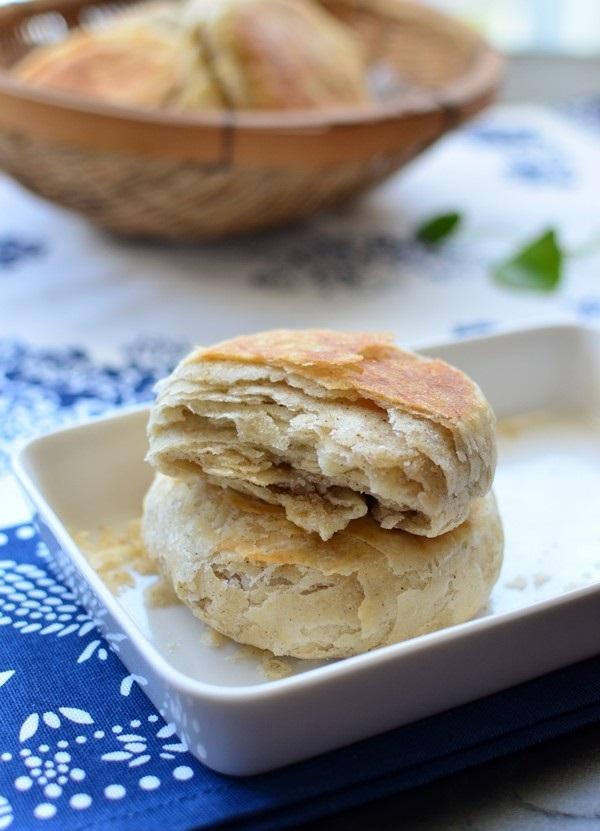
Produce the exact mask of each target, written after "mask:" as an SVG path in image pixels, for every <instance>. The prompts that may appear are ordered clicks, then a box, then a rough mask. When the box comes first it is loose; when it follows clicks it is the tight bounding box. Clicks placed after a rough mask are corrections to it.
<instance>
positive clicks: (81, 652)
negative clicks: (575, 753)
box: [0, 525, 600, 831]
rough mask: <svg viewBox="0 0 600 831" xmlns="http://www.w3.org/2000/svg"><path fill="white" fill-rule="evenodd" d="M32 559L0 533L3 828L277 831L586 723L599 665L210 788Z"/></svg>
mask: <svg viewBox="0 0 600 831" xmlns="http://www.w3.org/2000/svg"><path fill="white" fill-rule="evenodd" d="M46 557H47V552H46V549H45V546H44V544H43V543H41V542H40V541H39V539H38V537H37V536H36V534H35V532H34V530H33V529H32V527H31V526H30V525H20V526H13V527H12V528H6V529H4V530H3V531H2V532H0V829H2V830H4V829H8V828H11V826H13V827H14V828H15V829H38V831H41V829H42V828H48V829H49V831H50V829H61V831H79V829H81V830H82V831H83V829H84V828H85V829H104V828H110V829H112V831H139V829H140V828H143V829H144V831H154V829H156V831H162V829H164V828H165V827H168V828H169V831H184V829H212V828H217V827H219V828H221V827H224V826H225V827H228V828H240V829H241V828H243V829H277V828H283V827H286V826H289V825H293V824H295V823H298V822H302V821H306V820H308V819H311V818H315V817H318V816H322V815H325V814H328V813H331V812H334V811H338V810H342V809H344V808H348V807H350V806H352V805H356V804H358V803H361V802H366V801H368V800H372V799H374V798H376V797H380V796H384V795H387V794H390V793H393V792H396V791H399V790H402V789H406V788H410V787H413V786H415V785H419V784H423V783H425V782H429V781H432V780H433V779H436V778H438V777H440V776H444V775H447V774H448V773H451V772H453V771H456V770H460V769H463V768H465V767H468V766H471V765H475V764H478V763H481V762H484V761H487V760H489V759H493V758H495V757H497V756H501V755H504V754H506V753H511V752H513V751H515V750H518V749H519V748H523V747H526V746H528V745H531V744H534V743H536V742H540V741H542V740H544V739H548V738H550V737H553V736H557V735H560V734H561V733H564V732H566V731H569V730H573V729H575V728H576V727H580V726H582V725H585V724H589V723H591V722H593V721H597V720H598V719H600V658H598V659H593V660H590V661H586V662H584V663H581V664H578V665H576V666H573V667H570V668H568V669H565V670H562V671H560V672H555V673H553V674H551V675H548V676H546V677H544V678H541V679H538V680H536V681H532V682H530V683H528V684H523V685H521V686H519V687H515V688H513V689H511V690H508V691H506V692H503V693H499V694H497V695H494V696H490V697H488V698H485V699H482V700H480V701H477V702H474V703H472V704H468V705H466V706H463V707H460V708H458V709H455V710H451V711H449V712H447V713H443V714H441V715H438V716H435V717H433V718H429V719H426V720H424V721H421V722H418V723H416V724H413V725H409V726H407V727H403V728H400V729H398V730H394V731H392V732H389V733H386V734H384V735H382V736H379V737H376V738H374V739H371V740H369V741H364V742H360V743H358V744H355V745H352V746H350V747H348V748H346V749H343V750H340V751H336V752H334V753H329V754H326V755H324V756H321V757H319V758H317V759H314V760H311V761H308V762H304V763H301V764H297V765H293V766H291V767H288V768H285V769H283V770H280V771H275V772H273V773H270V774H264V775H261V776H257V777H251V778H245V779H241V778H232V777H226V776H222V775H220V774H217V773H214V772H212V771H210V770H209V769H208V768H205V767H204V766H203V765H201V764H200V763H199V762H198V761H196V760H195V759H194V758H193V757H192V756H191V755H190V754H189V753H188V752H187V749H186V747H185V745H184V744H183V743H182V742H181V741H180V740H179V739H178V737H177V736H176V735H175V731H174V727H173V725H171V724H166V723H165V722H164V721H163V719H162V718H161V716H160V714H159V713H157V712H155V710H154V709H153V707H152V705H151V704H150V702H149V701H148V700H147V699H146V697H145V696H144V694H143V692H142V690H141V689H140V687H139V686H138V679H137V678H136V677H135V676H132V675H130V674H129V673H128V672H127V670H126V669H125V667H124V666H123V665H122V664H121V663H120V661H119V659H118V658H117V657H116V655H115V653H114V652H113V651H112V650H111V648H110V646H109V644H108V643H106V641H104V640H103V639H102V637H101V636H100V635H99V633H98V631H97V630H96V629H95V627H94V624H93V622H92V621H91V620H90V618H89V617H88V615H87V614H86V613H85V611H84V610H83V609H81V608H80V607H79V606H78V605H77V604H76V603H75V602H74V600H73V596H72V595H71V593H70V592H69V591H68V589H66V588H65V587H64V586H62V585H61V584H60V583H59V582H58V581H57V580H56V579H55V578H54V577H53V576H52V574H51V572H49V571H48V569H47V566H46ZM140 680H141V679H140ZM307 729H310V725H307Z"/></svg>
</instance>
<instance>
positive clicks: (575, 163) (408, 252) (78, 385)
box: [0, 107, 600, 831]
mask: <svg viewBox="0 0 600 831" xmlns="http://www.w3.org/2000/svg"><path fill="white" fill-rule="evenodd" d="M598 193H600V170H599V169H598V165H597V136H594V135H593V134H592V133H591V132H589V133H588V132H586V130H585V129H583V128H582V127H580V126H579V125H578V124H577V123H576V122H575V121H574V120H572V119H566V118H564V117H561V116H558V115H553V114H550V113H547V112H543V111H540V110H533V109H530V108H515V107H513V108H498V109H497V110H495V111H492V112H491V113H490V114H489V115H488V116H486V118H485V119H483V120H481V121H480V122H478V123H476V124H474V125H472V126H470V127H468V128H466V129H465V130H463V131H462V132H460V133H457V134H455V135H454V136H451V137H449V138H448V139H446V140H444V141H443V142H441V143H440V144H439V145H438V146H437V147H436V148H434V149H433V150H432V151H431V152H430V153H428V154H427V155H426V156H424V157H423V158H422V159H420V160H419V161H418V162H416V163H415V164H414V165H413V166H412V167H411V168H410V169H408V170H407V171H406V172H405V173H404V174H402V175H400V176H398V177H396V178H394V179H393V180H392V181H391V182H390V183H388V184H386V185H384V186H383V187H381V188H380V189H378V190H377V191H375V192H374V193H373V194H372V195H371V196H369V197H368V198H366V199H364V200H363V201H362V202H360V203H357V204H356V205H354V206H352V207H349V208H344V209H340V210H339V211H337V212H335V213H332V214H329V215H327V216H324V217H321V218H319V219H316V220H314V221H312V222H311V223H308V224H306V225H303V226H301V227H298V228H295V229H289V230H285V231H281V232H278V233H273V234H265V235H262V236H259V237H256V238H254V239H252V240H240V241H236V242H231V243H227V244H220V245H216V244H211V245H208V244H207V245H198V246H189V247H184V248H172V247H169V246H162V245H141V244H139V243H133V242H123V241H115V240H112V239H109V238H108V237H105V236H104V235H103V234H101V233H99V232H98V231H96V230H95V229H93V228H92V227H91V226H89V225H88V224H87V223H85V222H84V221H83V220H81V219H79V218H78V217H76V216H74V215H71V214H68V213H67V212H64V211H62V210H60V209H58V208H55V207H52V206H50V205H48V204H47V203H45V202H42V201H41V200H38V199H36V198H35V197H33V196H31V195H29V194H27V193H25V192H24V191H22V190H21V189H19V188H18V187H17V186H16V185H14V184H12V183H11V182H9V181H8V180H2V179H0V217H1V219H0V326H1V329H0V529H3V530H0V831H3V829H7V828H11V829H12V828H26V829H30V828H32V829H36V828H38V829H39V828H43V827H48V828H56V829H65V831H78V830H79V829H83V828H92V829H93V828H95V827H97V828H104V827H109V826H110V827H111V828H114V829H116V831H121V829H137V828H144V829H147V831H152V829H154V828H156V829H158V828H162V827H163V826H164V825H165V823H168V825H169V827H170V828H171V829H173V831H177V829H182V830H183V829H188V828H194V827H199V828H210V827H215V826H216V825H217V824H223V823H230V825H231V826H232V827H233V826H235V827H238V828H242V827H243V828H268V827H273V828H280V827H283V826H284V824H285V823H290V822H292V821H295V820H300V819H303V818H304V819H306V818H309V817H311V816H318V815H320V814H322V813H325V812H326V811H327V810H333V809H335V808H342V807H344V806H346V805H350V804H353V803H356V802H359V801H361V800H365V799H370V798H373V797H374V796H376V795H379V794H383V793H387V792H390V791H391V790H393V789H394V788H399V787H406V786H408V785H410V784H414V783H416V782H421V781H426V780H427V778H428V777H429V778H432V777H434V776H436V775H442V773H447V772H448V771H449V770H452V769H456V768H458V767H460V766H464V765H466V764H469V763H472V762H473V760H475V761H477V760H479V759H482V758H491V757H492V756H493V755H495V753H500V752H506V751H507V750H510V749H514V748H516V747H519V746H524V745H525V744H527V743H528V742H530V741H536V740H539V739H540V738H541V737H544V736H546V735H553V734H555V733H558V732H560V730H564V729H568V728H569V726H576V724H581V723H587V722H589V721H591V720H594V719H595V718H597V717H598V713H597V712H596V709H597V707H596V705H597V703H598V700H599V699H600V690H598V689H596V687H597V685H596V686H594V684H592V683H587V685H586V687H585V695H584V693H583V692H581V696H583V698H582V699H581V701H579V699H577V700H576V699H575V698H573V699H572V700H571V704H572V707H571V706H570V705H569V707H570V709H569V707H567V705H566V704H565V701H566V698H568V696H567V697H565V689H567V688H568V685H569V683H572V678H571V677H570V676H568V674H562V675H561V674H555V676H554V679H555V680H554V681H552V682H548V685H549V686H548V685H547V686H546V687H544V690H545V693H544V696H540V695H539V689H538V688H535V687H531V685H524V687H523V690H525V691H526V690H532V689H536V690H537V692H536V693H535V694H534V693H533V692H522V693H520V694H521V695H530V696H531V697H532V698H531V700H532V702H533V701H538V699H541V698H544V702H543V703H542V702H541V701H539V702H538V703H537V704H535V705H534V704H533V703H532V704H531V707H530V708H529V710H528V711H527V712H528V714H529V716H531V718H530V719H529V721H527V719H525V720H523V719H524V716H523V715H522V714H521V715H520V716H519V718H520V719H521V721H518V720H517V721H518V723H517V722H516V721H515V718H516V717H515V716H514V712H513V711H516V709H518V707H516V706H515V701H516V700H517V699H515V700H514V701H513V703H512V704H509V705H507V704H506V702H507V701H509V702H510V698H506V695H508V694H503V695H505V698H502V696H496V697H494V698H493V699H490V700H489V702H496V703H489V702H488V703H487V704H485V705H484V704H479V705H469V707H471V708H473V709H472V710H470V711H469V713H470V715H469V720H470V723H471V724H472V725H473V727H472V731H471V733H470V734H469V735H468V736H464V735H462V737H460V740H459V738H458V733H457V731H456V730H454V732H452V730H449V732H448V731H447V736H448V737H449V738H448V739H447V740H446V739H444V740H443V741H441V740H439V735H440V732H439V731H440V730H442V731H443V730H445V729H446V727H448V724H447V723H446V722H443V718H450V719H451V718H452V716H444V717H437V720H436V719H434V720H430V721H429V723H425V724H424V725H421V726H416V727H414V728H412V727H411V728H405V729H404V731H403V732H397V734H388V736H387V737H382V738H380V739H375V740H372V741H371V742H367V743H363V744H362V745H361V746H360V748H358V747H357V748H355V749H351V750H348V751H342V752H340V753H338V754H334V755H332V756H328V757H323V759H321V760H316V761H314V762H310V763H306V764H304V765H301V766H296V767H295V768H292V769H290V770H289V771H284V772H280V773H277V774H273V775H271V776H263V777H260V778H259V779H257V780H244V781H240V780H238V781H235V780H228V779H227V778H225V777H222V776H219V775H217V774H214V773H211V772H210V771H208V770H207V769H205V768H204V767H203V766H202V765H201V764H200V763H198V762H197V761H195V760H194V759H193V758H192V757H191V756H190V754H189V753H187V751H186V748H185V746H184V745H183V744H182V743H181V742H180V741H179V739H178V738H177V736H175V735H174V732H173V728H172V726H171V725H167V724H165V723H164V721H163V720H162V718H161V716H160V714H159V713H156V712H154V710H153V708H152V705H151V704H150V703H149V702H148V701H147V699H146V698H145V696H144V694H143V690H142V689H141V688H140V685H139V683H138V681H140V683H141V679H136V678H134V677H132V676H131V675H129V674H128V672H127V670H126V669H125V668H124V666H123V665H122V664H121V663H120V661H119V659H118V655H117V652H118V644H115V643H106V642H105V641H104V640H103V639H102V638H101V637H100V635H99V634H98V632H97V631H96V629H95V628H94V625H93V623H92V621H91V620H90V619H89V618H88V616H87V615H86V613H85V611H83V610H82V609H80V608H79V607H78V606H77V605H76V603H74V601H73V598H72V596H71V595H70V593H69V592H68V590H67V589H66V588H64V587H63V586H61V585H60V583H59V582H57V580H56V579H55V578H54V577H53V576H52V574H51V573H49V571H48V570H47V567H46V560H45V549H44V547H43V545H42V544H41V543H39V541H38V540H37V538H36V536H35V534H34V532H33V530H32V529H31V526H30V525H29V524H28V519H29V515H28V509H27V507H26V506H25V504H24V503H23V501H22V499H21V498H20V496H19V494H18V491H17V489H16V486H15V484H14V481H13V479H12V477H11V476H10V474H9V465H8V458H9V453H10V451H11V450H12V449H13V448H14V447H15V446H16V445H17V444H18V443H19V442H20V441H23V440H24V439H26V438H28V437H31V436H32V435H35V434H36V433H39V432H44V431H47V430H50V429H52V428H54V427H56V426H58V425H63V424H67V423H74V422H77V421H79V420H82V419H85V418H87V417H89V416H91V415H96V414H98V413H102V412H105V411H107V410H110V409H112V408H115V407H119V406H121V405H125V404H131V403H134V402H138V401H145V400H148V399H149V398H150V397H151V394H152V386H153V384H154V382H155V381H156V379H157V378H160V377H162V376H163V375H165V374H166V373H167V372H168V371H169V369H170V368H171V367H172V366H173V365H174V363H175V362H176V360H177V359H178V357H179V356H180V355H181V354H182V353H183V352H184V351H185V349H187V348H188V347H189V345H190V344H192V343H196V342H202V341H204V342H210V341H213V340H214V339H216V338H220V337H225V336H228V335H232V334H237V333H240V332H244V331H252V330H256V329H259V328H266V327H275V326H334V327H339V328H357V329H358V328H370V329H373V328H375V329H388V330H391V331H393V332H395V333H396V334H397V335H398V337H399V338H400V339H401V340H402V341H404V342H418V341H423V340H427V339H440V338H446V337H448V336H453V337H465V336H469V335H473V334H481V333H483V332H487V331H490V330H492V329H495V328H498V327H505V326H513V325H517V324H525V323H527V322H540V321H544V320H546V321H547V320H558V319H562V320H564V319H578V320H582V321H586V322H591V323H596V324H598V323H600V277H599V274H600V268H599V266H600V258H599V256H598V254H595V255H594V254H591V255H589V256H588V257H586V258H581V259H575V258H573V259H572V260H571V261H570V263H569V266H568V269H567V274H566V278H565V281H564V284H563V285H562V286H561V288H560V289H559V291H558V292H556V293H555V294H550V295H535V294H528V293H525V294H523V293H519V292H516V291H508V290H506V289H503V288H501V287H499V286H497V285H494V284H493V283H492V281H491V280H490V278H489V275H488V267H489V264H490V263H492V262H494V260H496V259H497V258H499V257H501V256H503V255H504V253H505V252H506V251H508V250H509V249H511V248H514V246H515V244H516V243H517V242H518V241H520V240H521V239H526V238H527V237H530V236H532V235H533V234H535V233H536V232H538V231H540V230H541V229H543V228H544V227H546V226H549V225H552V226H554V227H556V228H557V229H558V230H559V232H560V235H561V238H562V239H563V241H564V243H565V245H566V246H567V247H571V248H576V247H577V246H579V245H581V244H582V243H584V242H585V241H586V240H587V239H589V238H591V237H592V236H593V235H594V234H597V233H598V230H599V228H598V224H597V223H598V222H599V217H598V211H597V207H598ZM455 208H458V209H459V210H461V211H463V212H464V213H465V215H466V222H465V229H464V231H463V232H461V233H460V234H459V236H457V237H456V239H455V240H454V241H452V242H449V243H448V244H447V245H445V246H443V247H442V248H440V249H439V250H436V251H426V250H423V249H422V248H421V247H420V246H418V245H416V244H415V243H414V242H412V241H411V231H412V229H413V228H414V227H415V225H417V224H418V223H419V222H420V220H421V219H422V218H424V217H426V216H428V215H430V214H433V213H436V212H440V211H444V210H448V209H455ZM592 670H594V671H595V672H596V677H598V672H597V667H595V665H593V666H592V664H590V662H587V664H586V667H585V669H584V670H581V672H587V673H588V674H589V675H590V677H592ZM579 677H580V678H581V677H582V676H581V675H580V676H579ZM586 678H587V676H586ZM557 679H558V680H557ZM569 679H570V680H569ZM552 684H554V687H552ZM552 689H556V690H557V691H558V692H556V695H555V697H554V698H553V697H552V695H551V694H549V693H548V691H549V690H550V691H551V690H552ZM515 695H516V693H515ZM586 696H587V697H586ZM584 698H585V700H584ZM498 702H499V703H498ZM503 702H504V703H503ZM506 706H509V709H510V707H512V710H511V712H512V713H513V715H512V716H511V717H510V718H508V717H506V712H505V711H503V710H502V707H505V708H506ZM536 706H537V707H539V708H542V707H544V708H545V710H544V712H542V711H541V710H540V711H539V712H538V711H537V710H536ZM477 707H479V708H480V709H481V708H482V707H483V708H484V709H485V707H488V708H489V707H496V708H497V709H496V710H495V711H494V712H495V713H496V716H498V713H500V715H499V716H498V718H500V722H502V712H505V721H506V730H505V732H504V733H503V734H502V736H503V738H502V741H500V739H499V737H498V735H496V736H495V737H493V736H490V735H486V734H485V728H484V724H485V720H484V719H483V716H482V717H481V720H480V721H479V722H478V720H477V718H476V714H477V712H478V710H477ZM498 708H500V709H498ZM595 708H596V709H595ZM573 712H575V715H574V714H573ZM559 714H560V718H558V716H559ZM485 716H486V718H489V709H488V710H486V711H485ZM440 719H441V720H440ZM463 719H464V716H463ZM444 724H446V727H444ZM552 724H554V725H555V726H554V727H552V726H551V725H552ZM536 725H537V726H536ZM539 725H542V726H541V727H540V726H539ZM549 725H550V726H549ZM432 730H433V731H434V732H435V731H437V735H438V740H437V743H436V742H434V743H433V744H432V740H431V735H432V733H431V731H432ZM415 731H416V732H415ZM419 731H421V732H420V733H419ZM501 732H502V731H501ZM517 734H518V738H516V737H517ZM444 735H446V733H444ZM407 736H410V737H412V738H411V742H412V744H410V742H409V744H408V745H407V744H406V737H407ZM510 736H512V738H507V737H510ZM394 742H402V751H401V752H400V751H399V750H398V746H397V745H395V744H394ZM486 742H487V743H486ZM471 745H473V746H475V745H477V746H480V747H481V748H483V750H481V752H479V751H478V752H479V755H477V753H476V752H475V751H473V750H472V749H471V750H470V749H469V748H470V747H471ZM415 747H421V748H427V747H429V751H428V752H429V755H428V756H427V753H425V751H423V753H424V754H425V755H421V756H418V757H417V756H416V755H414V753H413V750H414V748H415ZM394 748H395V749H394ZM411 748H413V750H411ZM494 748H496V750H494ZM442 752H443V753H444V754H445V756H446V757H447V759H451V758H452V759H455V763H453V765H454V766H452V764H450V766H448V764H449V763H448V762H446V763H444V764H441V763H440V762H439V759H437V756H439V755H440V753H442ZM411 753H413V755H411ZM486 753H487V756H486ZM436 754H437V755H436ZM453 754H455V755H453ZM456 754H459V755H458V756H456ZM482 754H483V755H482ZM469 760H471V761H469ZM424 765H425V766H426V765H429V767H427V768H425V767H424ZM425 769H427V770H429V771H430V772H429V773H428V774H425V773H423V771H424V770H425ZM407 770H411V771H413V773H412V774H411V775H408V774H407V773H406V771H407ZM357 771H362V772H361V773H357ZM418 771H421V773H418ZM328 790H329V791H330V794H329V796H327V793H326V792H327V791H328ZM298 806H301V807H298Z"/></svg>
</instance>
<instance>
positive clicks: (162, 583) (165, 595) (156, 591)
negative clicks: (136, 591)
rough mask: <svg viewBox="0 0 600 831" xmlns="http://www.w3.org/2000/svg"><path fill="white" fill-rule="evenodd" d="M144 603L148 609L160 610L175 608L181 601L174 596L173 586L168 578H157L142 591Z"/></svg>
mask: <svg viewBox="0 0 600 831" xmlns="http://www.w3.org/2000/svg"><path fill="white" fill-rule="evenodd" d="M144 602H145V604H146V606H148V607H149V608H150V609H162V608H163V607H165V606H177V605H178V604H179V603H180V602H181V601H180V600H179V598H178V597H177V595H176V594H175V589H174V588H173V584H172V583H171V581H170V580H169V578H168V577H164V576H163V577H159V578H158V580H156V581H155V582H154V583H152V585H151V586H146V588H145V589H144Z"/></svg>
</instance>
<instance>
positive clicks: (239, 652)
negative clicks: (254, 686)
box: [225, 644, 294, 681]
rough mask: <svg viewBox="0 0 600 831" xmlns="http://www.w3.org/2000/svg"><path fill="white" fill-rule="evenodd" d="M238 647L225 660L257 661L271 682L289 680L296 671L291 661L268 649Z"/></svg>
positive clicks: (245, 645)
mask: <svg viewBox="0 0 600 831" xmlns="http://www.w3.org/2000/svg"><path fill="white" fill-rule="evenodd" d="M237 647H238V648H237V649H236V650H235V652H234V653H233V654H231V655H228V656H227V658H226V659H225V660H227V661H235V662H238V661H244V660H251V661H255V662H256V663H258V667H259V669H260V671H261V672H262V674H263V675H264V676H265V678H268V679H269V681H277V680H279V679H280V678H287V676H288V675H292V673H293V671H294V669H293V666H292V663H291V659H289V658H284V657H278V656H277V655H273V653H272V652H269V650H268V649H259V648H258V647H257V646H250V645H249V644H238V645H237Z"/></svg>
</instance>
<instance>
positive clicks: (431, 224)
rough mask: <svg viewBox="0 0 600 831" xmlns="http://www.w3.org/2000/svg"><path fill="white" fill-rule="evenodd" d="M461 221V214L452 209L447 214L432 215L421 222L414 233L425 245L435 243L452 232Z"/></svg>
mask: <svg viewBox="0 0 600 831" xmlns="http://www.w3.org/2000/svg"><path fill="white" fill-rule="evenodd" d="M461 221H462V216H461V215H460V214H459V213H456V212H455V211H453V212H452V213H447V214H438V215H437V216H432V217H431V219H428V220H427V221H426V222H424V223H423V225H421V226H420V227H419V228H417V232H416V234H415V236H416V238H417V239H418V240H419V242H423V243H425V244H426V245H435V244H436V243H438V242H441V241H442V240H444V239H446V237H449V236H450V234H453V233H454V232H455V231H456V230H457V228H458V226H459V225H460V223H461Z"/></svg>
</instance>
